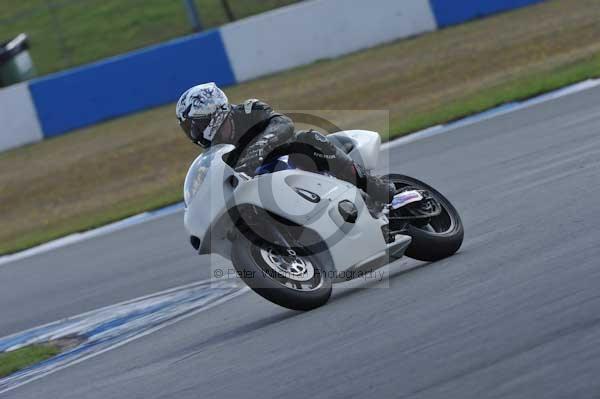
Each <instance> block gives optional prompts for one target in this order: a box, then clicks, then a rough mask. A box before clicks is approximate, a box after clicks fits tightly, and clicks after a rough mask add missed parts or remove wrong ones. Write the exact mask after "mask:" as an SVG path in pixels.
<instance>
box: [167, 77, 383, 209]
mask: <svg viewBox="0 0 600 399" xmlns="http://www.w3.org/2000/svg"><path fill="white" fill-rule="evenodd" d="M176 114H177V119H178V120H179V125H180V126H181V128H182V129H183V131H184V132H185V134H186V135H187V137H188V138H189V139H190V140H192V142H194V143H196V144H198V145H200V146H201V147H203V148H208V147H210V146H211V145H213V144H233V145H235V146H236V151H234V152H233V157H234V159H233V161H232V165H235V167H236V170H238V171H242V172H245V173H247V174H253V173H254V171H255V170H256V168H257V167H259V166H260V165H261V164H262V163H264V162H265V161H266V160H267V158H269V157H273V156H275V154H277V155H276V156H279V155H283V154H289V155H290V156H291V157H293V158H292V161H293V162H294V163H295V164H296V165H298V166H300V167H301V168H302V169H308V170H311V169H313V168H314V169H318V170H321V171H323V170H327V171H329V172H330V173H331V174H332V175H334V176H336V177H338V178H340V179H342V180H345V181H347V182H350V183H352V184H354V185H356V186H357V187H359V188H361V189H362V190H364V191H365V192H367V193H368V194H369V195H370V196H371V198H372V199H373V200H375V201H377V202H380V203H384V204H385V203H389V202H391V200H392V198H393V196H394V193H395V189H394V186H393V185H392V184H390V183H389V182H388V181H386V180H385V179H383V178H381V177H377V176H374V175H371V174H370V173H368V172H367V171H365V170H364V169H363V168H362V167H361V165H359V164H358V163H355V162H354V161H353V160H352V158H350V157H349V156H348V155H347V154H346V153H345V152H344V151H342V150H341V149H340V148H339V147H338V146H336V145H335V144H334V143H333V142H332V141H331V140H329V139H328V138H327V137H326V136H324V135H322V134H320V133H318V132H316V131H314V130H309V131H300V132H297V133H294V123H293V122H292V120H291V119H290V118H288V117H287V116H285V115H282V114H279V113H277V112H274V111H273V109H272V108H271V107H270V106H269V105H268V104H266V103H264V102H262V101H259V100H256V99H250V100H246V101H245V102H244V103H243V104H239V105H233V104H230V103H229V100H228V99H227V96H226V95H225V93H223V91H222V90H221V89H219V88H218V87H217V85H216V84H214V83H212V82H211V83H205V84H201V85H198V86H194V87H192V88H190V89H189V90H187V91H186V92H185V93H183V94H182V96H181V98H180V99H179V101H178V102H177V108H176ZM271 159H273V158H271Z"/></svg>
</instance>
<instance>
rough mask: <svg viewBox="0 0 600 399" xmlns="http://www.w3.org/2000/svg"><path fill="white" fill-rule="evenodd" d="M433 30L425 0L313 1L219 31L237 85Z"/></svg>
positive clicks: (252, 18)
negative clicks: (240, 82)
mask: <svg viewBox="0 0 600 399" xmlns="http://www.w3.org/2000/svg"><path fill="white" fill-rule="evenodd" d="M435 29H436V24H435V19H434V17H433V13H432V12H431V8H430V7H429V3H428V2H427V1H426V0H402V1H398V0H373V1H364V0H312V1H305V2H302V3H300V4H296V5H292V6H288V7H283V8H280V9H277V10H274V11H270V12H267V13H264V14H260V15H256V16H253V17H250V18H247V19H244V20H242V21H238V22H235V23H231V24H228V25H225V26H223V27H222V28H221V33H222V35H223V42H224V43H225V48H226V49H227V54H228V56H229V59H230V60H231V66H232V69H233V71H234V72H235V76H236V79H237V80H238V81H245V80H249V79H253V78H256V77H258V76H262V75H267V74H270V73H274V72H278V71H283V70H286V69H290V68H293V67H296V66H300V65H304V64H309V63H312V62H314V61H317V60H319V59H323V58H331V57H338V56H340V55H343V54H348V53H351V52H354V51H358V50H361V49H365V48H368V47H373V46H376V45H379V44H382V43H385V42H389V41H392V40H396V39H400V38H404V37H408V36H414V35H417V34H419V33H423V32H427V31H432V30H435Z"/></svg>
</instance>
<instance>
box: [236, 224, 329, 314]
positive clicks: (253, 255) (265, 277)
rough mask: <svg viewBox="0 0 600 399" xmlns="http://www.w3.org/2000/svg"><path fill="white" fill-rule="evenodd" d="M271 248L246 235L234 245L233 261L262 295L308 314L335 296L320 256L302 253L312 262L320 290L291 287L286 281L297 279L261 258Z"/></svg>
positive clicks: (246, 281) (245, 279)
mask: <svg viewBox="0 0 600 399" xmlns="http://www.w3.org/2000/svg"><path fill="white" fill-rule="evenodd" d="M268 245H269V244H268V243H262V242H257V243H256V244H255V243H252V242H251V241H250V240H248V239H247V238H246V237H244V236H243V235H240V236H239V237H238V238H237V239H236V240H235V241H234V242H233V249H232V254H231V255H232V256H231V260H232V263H233V266H234V267H235V269H236V271H237V272H238V274H239V276H240V277H241V278H242V280H244V282H245V283H246V284H247V285H248V286H249V287H250V288H251V289H252V290H253V291H254V292H256V293H257V294H258V295H260V296H262V297H263V298H265V299H267V300H269V301H271V302H273V303H275V304H277V305H279V306H282V307H284V308H288V309H292V310H300V311H306V310H311V309H315V308H318V307H320V306H323V305H325V304H326V303H327V301H328V300H329V297H330V296H331V279H330V278H329V276H328V274H327V272H325V269H324V268H323V267H322V265H321V263H320V262H319V261H318V259H317V257H315V256H313V255H310V254H308V253H305V254H301V256H302V257H303V259H305V260H309V262H311V265H312V267H313V268H314V271H315V273H314V275H315V279H316V276H317V274H318V275H319V278H320V283H319V284H316V280H315V285H316V287H315V288H314V289H311V290H300V289H295V288H290V287H289V286H287V285H285V284H284V283H283V282H282V281H289V282H293V280H290V279H285V277H284V276H280V275H279V274H277V273H274V272H273V270H268V267H269V266H268V264H267V263H266V262H265V261H264V260H261V259H260V256H257V253H259V252H260V250H261V249H265V248H266V247H268ZM265 268H267V270H265Z"/></svg>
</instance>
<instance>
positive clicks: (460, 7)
mask: <svg viewBox="0 0 600 399" xmlns="http://www.w3.org/2000/svg"><path fill="white" fill-rule="evenodd" d="M542 1H545V0H430V2H431V8H432V9H433V13H434V14H435V19H436V21H437V25H438V27H440V28H444V27H446V26H450V25H456V24H461V23H463V22H466V21H469V20H471V19H475V18H481V17H485V16H487V15H490V14H495V13H498V12H502V11H508V10H512V9H514V8H519V7H524V6H528V5H530V4H534V3H540V2H542Z"/></svg>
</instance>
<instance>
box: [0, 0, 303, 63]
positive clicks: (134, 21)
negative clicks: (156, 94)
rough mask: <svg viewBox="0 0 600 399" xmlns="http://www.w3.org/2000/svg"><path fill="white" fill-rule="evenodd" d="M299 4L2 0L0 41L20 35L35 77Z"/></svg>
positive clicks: (282, 0)
mask: <svg viewBox="0 0 600 399" xmlns="http://www.w3.org/2000/svg"><path fill="white" fill-rule="evenodd" d="M297 1H299V0H27V1H23V0H2V7H0V42H1V41H3V40H10V39H11V38H13V37H15V36H17V35H18V34H19V33H22V32H24V33H26V34H27V35H28V36H29V39H30V44H31V53H32V57H33V61H34V63H35V65H36V68H37V71H38V72H39V74H40V75H44V74H47V73H50V72H55V71H59V70H61V69H65V68H69V67H73V66H76V65H81V64H84V63H87V62H91V61H95V60H99V59H102V58H105V57H109V56H112V55H116V54H120V53H123V52H126V51H130V50H133V49H136V48H140V47H144V46H147V45H150V44H154V43H159V42H161V41H164V40H167V39H171V38H174V37H177V36H182V35H185V34H190V33H193V32H194V31H197V30H202V29H208V28H211V27H215V26H219V25H222V24H224V23H227V22H229V21H231V20H234V19H240V18H244V17H247V16H249V15H253V14H257V13H261V12H264V11H267V10H270V9H273V8H277V7H280V6H284V5H287V4H291V3H295V2H297Z"/></svg>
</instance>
